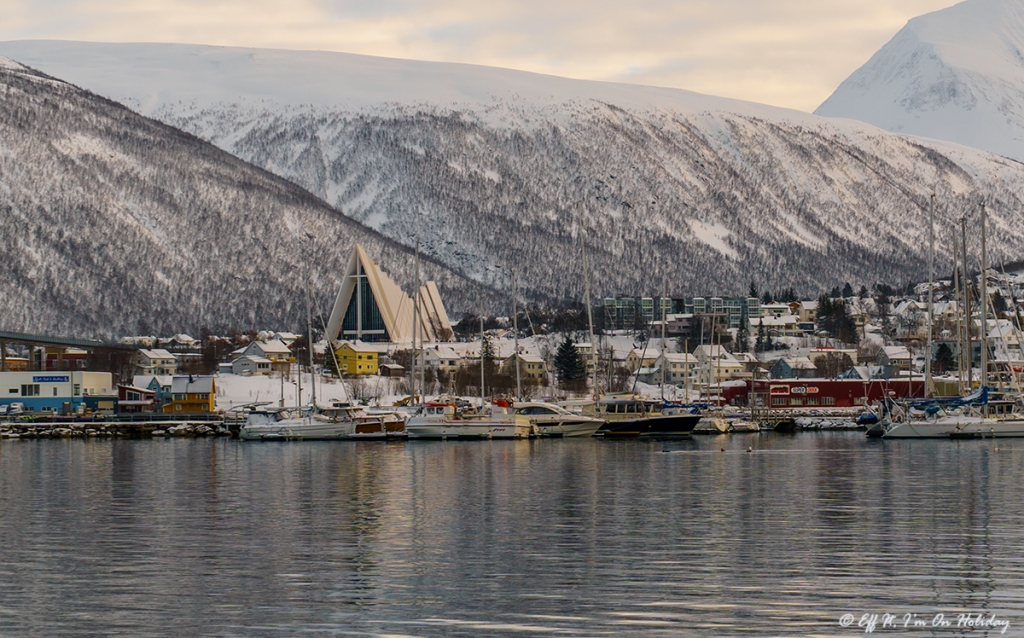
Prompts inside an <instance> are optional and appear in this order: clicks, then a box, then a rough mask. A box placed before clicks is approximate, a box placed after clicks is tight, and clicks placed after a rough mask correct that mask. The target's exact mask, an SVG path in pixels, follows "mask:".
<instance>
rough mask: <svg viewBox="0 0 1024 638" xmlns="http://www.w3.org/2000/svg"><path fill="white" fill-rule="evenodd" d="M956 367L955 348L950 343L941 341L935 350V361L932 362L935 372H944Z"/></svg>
mask: <svg viewBox="0 0 1024 638" xmlns="http://www.w3.org/2000/svg"><path fill="white" fill-rule="evenodd" d="M955 367H956V359H954V358H953V350H952V349H950V347H949V344H946V343H941V344H939V347H938V348H936V350H935V361H934V363H933V364H932V368H933V372H937V373H938V374H942V373H944V372H946V371H948V370H952V369H953V368H955Z"/></svg>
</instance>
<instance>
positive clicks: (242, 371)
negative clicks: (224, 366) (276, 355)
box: [231, 354, 273, 377]
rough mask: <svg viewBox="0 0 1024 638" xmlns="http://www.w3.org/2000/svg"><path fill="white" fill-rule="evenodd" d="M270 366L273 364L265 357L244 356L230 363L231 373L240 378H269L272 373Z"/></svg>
mask: <svg viewBox="0 0 1024 638" xmlns="http://www.w3.org/2000/svg"><path fill="white" fill-rule="evenodd" d="M272 364H273V362H271V360H270V359H267V358H265V357H257V356H255V355H251V354H246V355H242V356H241V357H238V358H237V359H235V360H234V361H232V362H231V373H232V374H236V375H238V376H242V377H251V376H255V375H263V376H267V377H269V376H270V375H271V372H272V371H273V369H272V367H271V366H272Z"/></svg>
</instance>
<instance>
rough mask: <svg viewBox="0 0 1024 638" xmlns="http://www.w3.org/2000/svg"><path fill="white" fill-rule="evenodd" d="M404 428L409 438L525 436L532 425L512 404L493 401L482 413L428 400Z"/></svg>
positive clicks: (503, 437) (515, 437) (529, 431)
mask: <svg viewBox="0 0 1024 638" xmlns="http://www.w3.org/2000/svg"><path fill="white" fill-rule="evenodd" d="M405 431H406V434H407V435H408V437H409V438H410V439H525V438H527V437H529V436H530V434H531V433H532V432H533V426H532V425H531V424H530V419H529V418H528V417H526V416H521V415H518V414H516V413H515V412H514V411H513V410H512V408H510V407H505V406H498V405H492V406H491V408H490V411H489V412H486V413H484V414H479V413H476V412H470V411H469V410H468V409H466V408H463V407H461V406H459V405H456V404H455V403H427V404H426V405H424V406H423V407H422V408H421V409H420V411H419V412H417V413H416V414H414V415H413V416H411V417H409V419H408V421H406V423H405Z"/></svg>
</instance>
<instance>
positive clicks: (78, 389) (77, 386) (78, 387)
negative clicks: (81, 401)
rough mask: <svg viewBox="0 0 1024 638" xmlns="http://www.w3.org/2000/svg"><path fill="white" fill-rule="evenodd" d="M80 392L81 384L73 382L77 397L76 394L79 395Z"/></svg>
mask: <svg viewBox="0 0 1024 638" xmlns="http://www.w3.org/2000/svg"><path fill="white" fill-rule="evenodd" d="M81 394H82V386H81V385H80V384H78V383H76V384H75V396H76V397H77V396H79V395H81Z"/></svg>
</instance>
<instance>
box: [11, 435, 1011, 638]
mask: <svg viewBox="0 0 1024 638" xmlns="http://www.w3.org/2000/svg"><path fill="white" fill-rule="evenodd" d="M1022 446H1024V440H1008V441H1004V442H999V443H998V444H995V443H993V442H991V441H952V442H950V441H938V440H931V441H929V440H919V441H888V442H887V441H880V440H871V439H868V438H867V437H865V436H864V435H863V433H862V432H825V431H822V432H805V433H799V434H796V435H776V434H770V433H764V434H760V435H731V436H730V435H723V436H706V437H701V436H694V437H692V438H689V439H673V440H667V441H666V440H653V439H650V440H648V439H630V440H624V439H600V438H591V437H579V438H566V439H561V440H548V439H521V440H490V441H482V442H469V443H467V442H452V441H449V442H444V443H442V442H424V443H412V442H409V443H398V444H380V443H376V442H355V443H349V444H337V443H330V442H301V443H287V444H274V445H268V444H251V443H248V442H244V441H237V440H233V439H228V438H196V439H188V438H170V439H167V440H162V441H152V442H151V441H143V440H129V439H120V438H108V439H103V440H98V439H88V440H83V439H71V440H23V441H20V442H17V443H16V444H11V442H3V443H0V495H2V499H3V508H2V509H0V534H2V536H3V538H4V539H5V540H4V551H3V552H2V555H0V573H4V574H17V578H11V577H5V578H2V579H0V598H2V600H4V606H5V609H6V610H7V612H6V613H4V614H3V615H0V633H2V634H5V635H10V634H19V633H22V632H26V633H43V634H47V635H62V634H77V635H81V634H83V633H85V634H87V633H90V632H96V633H105V634H110V633H122V634H130V635H133V636H164V635H214V636H230V635H236V636H241V635H244V636H250V635H267V634H269V633H287V634H294V633H302V632H314V633H315V632H320V633H325V632H327V633H330V632H338V633H342V632H357V633H367V634H375V635H379V634H390V635H395V634H398V635H414V636H428V635H448V636H480V635H492V636H514V635H524V633H527V632H529V633H530V634H531V635H617V636H651V635H664V636H676V635H685V636H707V635H715V636H733V635H808V634H816V635H845V634H841V631H840V627H839V626H838V623H839V620H840V618H841V617H842V616H843V615H844V614H847V613H858V612H860V613H866V612H867V611H871V610H879V612H880V613H885V612H891V613H900V614H904V613H923V611H927V612H929V619H930V618H931V617H932V616H933V615H934V614H936V613H939V612H946V613H947V614H949V613H962V612H964V611H975V610H977V611H991V612H992V613H996V614H997V617H998V618H1000V619H1005V620H1009V622H1010V623H1011V625H1010V630H1009V631H1007V633H1006V634H1004V635H1020V629H1021V628H1022V627H1024V594H1022V592H1021V590H1020V588H1019V587H1018V586H1017V583H1018V582H1019V581H1020V580H1021V579H1022V578H1024V567H1022V566H1021V563H1020V561H1019V560H1018V558H1019V551H1018V550H1019V547H1020V546H1021V545H1022V544H1024V532H1022V530H1024V519H1022V515H1021V512H1024V501H1022V499H1024V496H1022V492H1021V490H1019V489H1018V488H1017V486H1018V485H1019V484H1020V483H1021V482H1022V481H1024V473H1022V472H1024V470H1022V468H1024V463H1022V462H1021V461H1022V459H1024V447H1022ZM750 448H752V449H751V450H750V451H748V449H750ZM83 582H88V583H89V586H88V587H83V586H82V583H83ZM239 583H244V586H242V587H240V586H238V584H239ZM837 592H841V593H837ZM951 610H952V611H951ZM858 635H860V634H859V633H858ZM969 635H973V634H969ZM979 635H985V634H979ZM988 635H1001V634H999V632H998V630H997V631H995V632H990V634H988Z"/></svg>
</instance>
